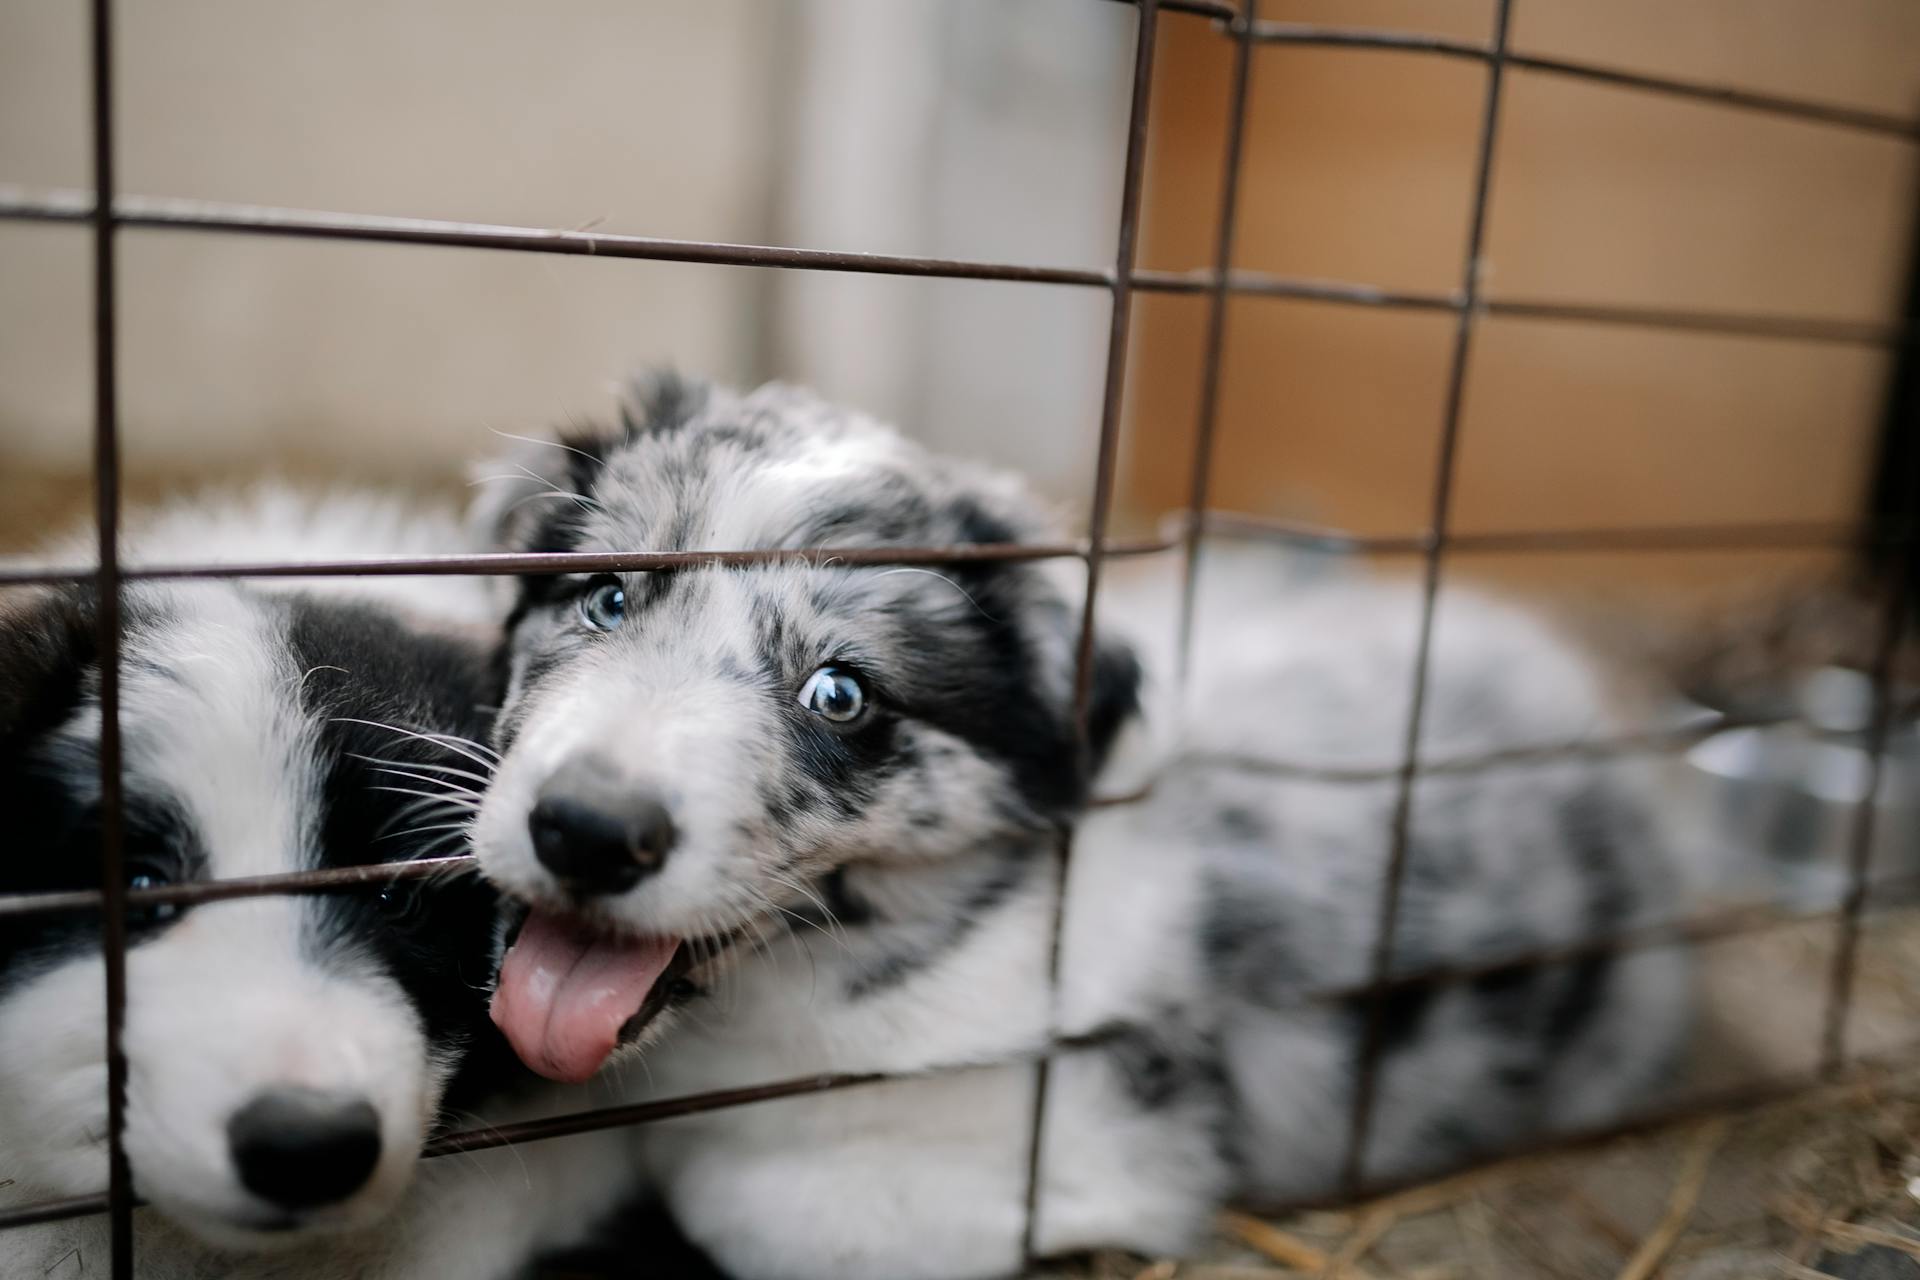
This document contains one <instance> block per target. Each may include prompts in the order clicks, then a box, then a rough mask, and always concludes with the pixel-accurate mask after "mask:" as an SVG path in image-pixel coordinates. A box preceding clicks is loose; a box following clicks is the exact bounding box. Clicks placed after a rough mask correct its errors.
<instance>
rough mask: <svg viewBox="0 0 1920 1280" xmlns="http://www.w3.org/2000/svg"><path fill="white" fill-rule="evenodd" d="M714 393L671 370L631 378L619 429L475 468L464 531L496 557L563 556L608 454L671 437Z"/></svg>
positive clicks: (566, 437) (568, 436) (556, 439)
mask: <svg viewBox="0 0 1920 1280" xmlns="http://www.w3.org/2000/svg"><path fill="white" fill-rule="evenodd" d="M711 394H712V389H711V388H710V387H709V386H708V385H707V384H706V383H703V382H698V381H694V380H692V379H688V378H683V377H681V376H680V375H679V374H677V373H674V372H673V371H671V370H655V371H651V372H647V373H642V374H639V375H636V376H635V377H634V378H633V379H632V380H631V381H629V382H628V383H627V385H626V386H625V387H624V388H622V392H621V398H620V405H619V421H618V422H617V423H616V424H614V425H612V426H592V427H575V428H570V429H568V430H565V431H561V432H558V433H556V434H555V435H554V436H553V437H552V438H551V439H539V440H526V441H522V442H519V443H518V444H517V446H516V447H515V448H513V449H510V450H508V451H507V452H506V453H504V454H500V455H498V456H496V457H494V458H491V459H489V460H487V461H485V462H482V463H480V464H479V465H478V466H477V467H475V468H474V472H473V482H474V487H475V489H476V490H477V491H478V492H477V494H476V496H475V498H474V500H473V502H472V504H471V505H470V506H469V507H468V508H467V529H468V532H469V534H470V535H471V536H472V537H473V539H474V540H475V542H476V543H477V544H478V545H481V546H487V547H492V548H494V549H496V550H501V551H567V550H570V549H571V546H572V543H571V540H570V539H569V538H568V537H567V533H568V531H569V528H570V518H571V517H572V516H574V515H575V514H577V513H578V512H579V511H580V510H581V508H582V507H583V505H585V504H583V503H579V502H572V501H569V500H568V499H569V498H591V497H592V496H593V489H594V486H595V484H597V483H598V482H599V479H600V472H601V470H602V469H603V468H604V467H605V465H606V461H607V459H608V458H609V457H611V456H612V455H613V453H614V452H615V451H616V450H618V449H619V448H621V447H622V446H623V445H627V444H630V443H632V442H633V440H634V439H635V438H636V437H638V436H641V435H645V434H647V433H649V432H658V431H671V430H673V429H674V428H675V427H679V426H682V425H684V424H685V423H686V422H688V421H689V420H691V419H692V418H693V417H694V416H695V415H696V414H698V413H699V412H700V411H701V410H702V409H704V408H705V407H706V406H707V403H708V401H709V399H710V397H711Z"/></svg>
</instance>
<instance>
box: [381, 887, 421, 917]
mask: <svg viewBox="0 0 1920 1280" xmlns="http://www.w3.org/2000/svg"><path fill="white" fill-rule="evenodd" d="M380 913H381V914H382V915H384V916H385V917H386V918H387V921H388V923H389V924H395V925H405V924H412V923H413V921H414V917H416V916H418V915H419V914H420V893H419V886H418V885H412V884H390V885H388V886H387V887H386V888H384V889H382V890H381V891H380Z"/></svg>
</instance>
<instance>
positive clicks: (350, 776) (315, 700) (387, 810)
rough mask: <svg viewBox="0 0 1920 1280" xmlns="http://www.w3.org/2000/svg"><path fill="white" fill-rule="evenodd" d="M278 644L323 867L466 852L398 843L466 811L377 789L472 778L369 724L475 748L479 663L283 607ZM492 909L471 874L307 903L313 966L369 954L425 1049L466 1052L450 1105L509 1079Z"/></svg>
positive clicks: (480, 723) (423, 639)
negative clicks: (293, 691)
mask: <svg viewBox="0 0 1920 1280" xmlns="http://www.w3.org/2000/svg"><path fill="white" fill-rule="evenodd" d="M287 636H288V641H289V643H290V645H291V647H292V649H293V652H294V654H295V655H296V661H297V662H298V663H299V664H300V665H301V667H302V669H304V670H307V671H309V675H308V677H307V679H306V681H305V683H304V685H303V689H302V700H303V702H304V704H305V705H306V707H307V708H308V709H309V710H310V711H311V712H312V713H313V714H314V716H315V718H316V719H318V720H319V721H320V729H321V733H320V746H321V752H322V767H323V768H324V770H325V782H324V785H323V788H322V794H323V802H324V804H325V814H324V817H323V819H322V838H321V855H322V860H323V862H324V863H325V864H326V865H331V866H338V865H352V864H356V863H366V862H398V861H406V860H409V859H412V858H415V857H423V856H435V855H447V854H454V853H465V852H467V848H466V842H465V839H464V837H463V836H462V835H461V833H459V832H457V831H445V830H431V831H418V832H413V833H408V829H409V828H411V827H428V826H432V827H439V826H441V825H442V824H446V823H450V822H457V821H461V820H463V817H464V810H462V809H457V808H448V809H446V810H427V811H422V810H420V809H417V808H416V809H413V810H412V811H411V813H409V811H408V807H409V805H410V804H411V803H412V802H413V801H414V800H416V799H417V798H418V797H414V796H409V795H404V794H396V793H394V792H392V791H385V790H381V789H380V788H382V787H402V788H409V789H414V790H422V791H431V790H434V789H435V788H434V787H433V786H432V785H431V784H429V783H425V782H422V781H419V780H418V779H414V778H406V777H402V776H399V775H398V774H395V773H391V772H387V771H388V770H399V771H400V772H401V773H407V772H412V773H417V774H419V775H421V776H422V777H429V778H431V777H446V778H447V779H448V781H449V784H450V785H457V786H460V787H474V788H475V789H478V784H477V783H475V782H474V781H473V780H471V779H467V778H461V777H459V776H457V775H447V774H439V773H437V772H435V770H434V769H433V768H421V767H419V766H435V767H441V766H446V767H452V768H456V769H462V770H467V771H471V772H476V773H478V772H483V770H482V768H481V766H480V765H479V764H477V763H476V762H475V761H473V760H472V759H471V758H469V757H468V756H467V755H464V754H462V753H461V752H459V751H457V750H454V749H452V748H451V747H448V746H444V745H440V744H437V743H435V742H431V741H422V740H420V739H418V738H412V737H408V736H406V735H405V734H401V733H395V732H392V731H389V730H385V729H381V728H377V727H374V726H375V724H386V725H393V726H396V727H398V728H402V729H407V730H411V731H413V732H416V733H423V734H451V735H457V736H458V737H461V738H466V739H470V740H475V741H484V740H485V737H486V733H487V729H488V718H487V714H486V712H485V710H484V708H486V707H490V706H493V705H496V704H497V703H498V701H499V698H500V690H499V688H498V687H497V685H496V683H495V667H494V665H493V663H492V661H491V655H490V654H489V653H488V652H487V651H486V650H484V649H483V648H481V647H480V646H477V645H472V644H468V643H466V642H464V641H461V640H456V639H454V638H452V637H448V636H444V635H438V634H432V633H426V632H419V631H415V630H413V629H411V628H409V627H407V626H405V625H404V624H402V623H401V622H399V621H398V620H396V619H395V618H393V617H392V616H391V615H389V614H387V613H385V612H383V611H381V610H378V609H375V608H369V607H364V606H361V605H357V604H348V603H343V602H335V601H319V600H311V599H295V600H292V601H290V602H289V603H288V630H287ZM360 721H366V722H372V723H358V722H360ZM497 908H498V903H497V900H496V898H495V896H494V893H493V891H492V889H491V888H490V887H489V886H488V885H487V884H486V882H485V881H483V880H482V879H481V878H480V877H479V876H478V875H477V874H465V875H458V876H453V877H448V878H444V879H438V880H433V881H418V880H416V881H404V882H397V883H395V884H392V885H389V886H388V887H387V888H386V889H385V890H384V891H382V892H380V893H377V894H338V895H331V896H328V897H325V898H321V899H315V900H314V906H313V910H312V916H311V919H312V920H313V922H314V924H313V933H312V934H311V936H310V939H309V942H310V945H313V946H314V947H316V948H318V949H319V950H320V951H321V952H322V953H323V954H324V953H326V952H329V951H331V950H333V949H335V948H349V949H353V950H357V951H361V952H369V951H370V952H372V953H373V954H374V955H375V956H376V957H377V958H378V959H379V961H380V963H381V964H382V966H383V967H384V968H385V969H386V970H387V971H388V972H389V973H391V974H392V975H393V976H394V978H395V979H396V980H397V981H399V982H400V984H401V985H402V986H403V987H404V988H405V989H406V991H407V994H408V996H409V998H410V999H411V1000H412V1002H413V1004H414V1006H415V1008H416V1009H417V1010H418V1012H419V1014H420V1017H421V1020H422V1022H423V1023H424V1024H425V1028H426V1032H427V1035H428V1037H429V1039H430V1040H431V1041H432V1042H433V1043H435V1044H438V1045H442V1046H454V1045H457V1046H462V1047H464V1048H466V1050H467V1056H466V1058H465V1059H464V1060H463V1063H462V1066H461V1069H460V1071H459V1072H458V1073H457V1074H456V1076H455V1079H454V1081H453V1083H452V1085H451V1087H450V1089H449V1093H448V1103H449V1104H450V1105H453V1106H460V1105H462V1104H463V1101H464V1100H466V1099H469V1098H470V1097H472V1096H475V1095H477V1094H478V1093H481V1092H484V1091H485V1090H486V1089H487V1088H491V1087H493V1086H494V1085H496V1084H497V1083H498V1082H499V1081H500V1079H502V1078H503V1076H506V1075H516V1074H517V1069H515V1068H513V1067H512V1065H511V1062H512V1059H511V1054H510V1053H509V1052H508V1051H507V1049H506V1046H505V1044H504V1042H503V1041H502V1040H501V1039H500V1037H499V1036H498V1034H497V1033H496V1032H495V1031H494V1030H493V1028H492V1024H491V1022H490V1020H489V1019H488V1017H487V1010H486V999H487V997H486V992H487V991H488V989H489V988H490V986H491V977H492V942H493V927H494V919H495V913H496V911H497Z"/></svg>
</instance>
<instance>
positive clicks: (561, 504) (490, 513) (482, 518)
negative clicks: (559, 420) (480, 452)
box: [467, 432, 617, 551]
mask: <svg viewBox="0 0 1920 1280" xmlns="http://www.w3.org/2000/svg"><path fill="white" fill-rule="evenodd" d="M615 443H617V437H613V436H609V435H602V434H594V433H588V432H576V433H568V434H564V435H561V436H559V437H558V438H555V439H552V440H528V441H524V442H521V443H518V444H516V445H515V446H514V447H513V448H512V449H509V450H507V451H506V452H505V453H500V454H495V455H494V456H493V457H490V458H487V459H485V460H484V461H481V462H479V463H476V464H475V465H474V466H473V468H472V475H471V479H472V482H473V490H474V497H473V501H472V502H470V503H469V504H468V505H467V533H468V536H469V537H470V538H471V539H472V541H473V543H474V545H475V546H483V547H487V548H488V549H490V550H494V551H564V550H566V549H567V548H566V547H565V546H564V545H561V546H555V545H548V544H550V543H554V542H558V541H564V539H563V537H562V535H563V534H564V532H565V530H564V529H563V528H561V527H560V525H559V524H557V523H556V521H557V520H558V521H561V522H564V517H565V516H566V515H567V514H568V513H569V511H577V510H579V508H580V505H581V504H580V503H578V502H573V501H570V499H572V498H576V497H586V496H587V495H589V494H590V493H591V492H592V489H593V484H594V481H595V480H596V479H598V478H599V472H600V467H601V460H602V458H604V456H605V455H606V453H607V452H608V451H609V450H610V449H611V448H612V447H613V445H614V444H615Z"/></svg>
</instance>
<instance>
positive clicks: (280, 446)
mask: <svg viewBox="0 0 1920 1280" xmlns="http://www.w3.org/2000/svg"><path fill="white" fill-rule="evenodd" d="M116 9H117V11H118V21H119V27H118V35H119V38H118V48H119V72H120V95H119V104H118V105H119V125H120V146H119V160H120V183H121V186H122V188H123V189H124V190H127V191H133V192H139V193H145V194H159V195H169V196H187V197H202V198H206V199H212V200H222V201H237V202H244V203H257V204H267V205H291V206H298V207H305V208H313V209H330V210H347V211H355V212H371V213H397V214H407V215H414V216H421V217H435V218H452V219H471V220H476V221H489V222H503V223H521V224H532V225H541V226H559V227H581V226H586V225H598V226H601V227H605V228H607V229H609V230H617V231H626V232H636V233H643V234H655V235H666V236H687V237H699V238H716V239H754V238H757V237H758V236H760V235H761V234H763V230H764V226H765V223H766V220H767V205H768V200H769V192H768V184H769V177H768V175H769V173H770V172H771V168H772V166H771V163H770V156H769V150H770V145H769V139H768V136H767V129H766V127H765V122H766V120H767V119H768V118H769V117H770V115H771V113H772V103H771V99H770V94H771V89H770V87H769V86H770V77H769V75H768V74H767V71H768V67H769V64H770V62H771V59H772V57H773V44H774V40H775V24H772V23H770V22H767V21H764V20H763V19H765V18H766V17H767V16H768V10H767V7H766V6H763V5H762V4H761V3H760V2H759V0H654V2H652V3H647V4H633V3H628V2H627V0H565V2H564V3H554V4H539V5H534V4H520V3H513V2H511V0H407V3H404V4H388V3H384V2H382V0H328V3H325V4H299V5H291V4H259V3H255V2H254V0H142V3H138V4H123V5H119V6H116ZM83 10H84V6H81V5H76V4H61V3H54V2H53V0H24V2H23V3H15V4H7V5H0V182H12V183H18V184H23V185H28V186H34V187H42V186H69V187H73V186H79V187H84V186H87V185H89V175H88V171H87V167H86V163H85V154H86V152H85V145H86V144H85V129H86V120H85V115H84V103H83V100H82V94H83V92H84V87H85V84H86V79H85V75H84V63H83V56H84V45H85V32H84V27H83V26H82V21H81V19H82V13H83ZM123 246H124V247H123V250H122V254H123V258H122V289H121V297H122V298H123V300H124V304H123V305H124V310H123V316H124V329H123V339H122V341H123V348H124V363H123V372H124V383H123V386H124V406H125V407H124V420H125V438H126V455H127V458H128V463H129V466H130V468H131V469H132V472H133V475H134V479H135V481H136V484H138V483H139V481H140V480H141V479H142V478H143V477H147V478H157V477H158V476H159V474H160V473H178V474H203V473H205V472H207V471H210V470H236V469H249V468H252V467H257V466H261V465H276V466H281V467H287V466H294V467H298V466H302V465H303V464H304V465H308V466H312V467H316V468H320V469H325V470H331V471H344V472H345V473H347V474H349V475H353V476H355V477H358V478H362V479H377V478H380V477H382V476H385V475H392V474H395V473H399V474H402V475H432V474H438V473H441V472H444V471H446V470H448V469H449V467H450V464H455V463H457V461H458V460H459V459H461V458H464V457H466V456H469V455H471V454H472V453H474V452H475V451H476V450H478V449H483V448H486V447H487V446H488V445H489V444H490V443H491V442H493V441H494V439H495V438H494V437H492V436H491V435H488V434H486V432H487V429H488V428H496V429H499V430H504V431H525V430H527V429H529V428H530V427H535V426H542V425H546V424H549V423H552V422H554V421H556V420H557V419H560V418H562V417H564V416H565V415H566V414H569V413H573V414H583V413H587V412H590V411H593V410H594V409H596V408H598V407H599V406H600V405H601V404H602V398H603V395H604V388H605V387H606V385H607V384H608V383H609V381H610V380H611V379H613V378H615V377H616V376H618V375H619V374H621V373H622V372H623V371H624V370H626V369H627V368H628V367H630V366H631V365H632V364H633V363H634V362H635V361H636V360H663V359H670V360H673V361H677V362H679V363H682V364H684V365H685V366H687V367H689V368H692V369H699V370H703V371H709V372H713V373H716V374H719V375H721V376H726V377H732V378H742V377H747V376H751V375H753V374H754V373H757V372H758V368H757V365H758V359H759V357H758V353H757V350H756V345H755V344H756V342H757V341H758V337H757V333H756V330H755V327H754V322H755V317H756V315H757V314H758V311H759V309H760V308H759V305H758V302H759V298H760V296H761V293H762V291H763V289H764V275H763V274H757V273H754V272H749V271H742V270H717V269H703V268H696V267H687V266H673V265H666V264H651V263H640V262H630V263H620V264H608V263H601V262H589V261H584V260H575V259H568V258H557V257H546V256H540V255H529V254H487V253H480V252H470V251H463V250H452V249H409V248H402V247H391V246H371V245H359V246H357V245H338V244H336V245H327V244H317V243H299V242H294V241H285V240H271V239H250V238H244V237H231V236H215V235H188V234H179V233H168V232H139V231H131V232H127V233H125V234H124V237H123ZM87 254H88V247H87V236H86V232H85V231H84V230H82V229H79V228H72V227H23V226H17V225H13V226H10V225H4V224H0V280H4V281H5V288H4V296H0V469H6V470H9V471H11V472H12V473H13V475H14V476H15V477H18V476H20V475H23V474H26V473H28V472H38V471H42V470H44V471H49V472H53V473H60V472H64V471H66V470H69V469H72V468H74V467H78V466H82V465H84V462H85V459H86V447H87V443H86V442H87V429H88V424H89V423H90V421H91V404H90V387H91V373H90V368H91V366H90V360H91V354H90V350H89V344H88V340H87V319H86V315H87V313H86V307H87V305H88V298H89V294H88V286H87V279H88V275H87V271H88V257H87Z"/></svg>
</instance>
